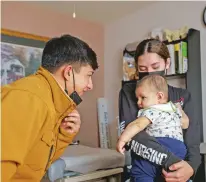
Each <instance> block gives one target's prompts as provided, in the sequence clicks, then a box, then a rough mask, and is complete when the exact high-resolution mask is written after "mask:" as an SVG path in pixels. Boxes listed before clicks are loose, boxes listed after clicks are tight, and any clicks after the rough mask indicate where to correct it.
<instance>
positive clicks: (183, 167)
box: [162, 161, 194, 182]
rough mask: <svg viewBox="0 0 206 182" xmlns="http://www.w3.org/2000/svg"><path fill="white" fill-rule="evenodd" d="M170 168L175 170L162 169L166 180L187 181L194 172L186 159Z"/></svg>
mask: <svg viewBox="0 0 206 182" xmlns="http://www.w3.org/2000/svg"><path fill="white" fill-rule="evenodd" d="M169 169H170V170H171V171H174V172H166V171H165V170H164V169H163V170H162V173H163V174H164V178H165V180H166V182H186V181H187V180H189V179H190V177H191V176H192V175H193V173H194V171H193V169H192V167H191V166H190V165H189V164H188V163H187V162H185V161H180V162H178V163H176V164H173V165H172V166H170V167H169Z"/></svg>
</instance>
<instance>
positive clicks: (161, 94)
mask: <svg viewBox="0 0 206 182" xmlns="http://www.w3.org/2000/svg"><path fill="white" fill-rule="evenodd" d="M157 99H158V101H161V100H163V99H164V93H163V92H157Z"/></svg>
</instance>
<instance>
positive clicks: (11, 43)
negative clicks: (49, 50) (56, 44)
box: [1, 29, 49, 86]
mask: <svg viewBox="0 0 206 182" xmlns="http://www.w3.org/2000/svg"><path fill="white" fill-rule="evenodd" d="M48 40H49V37H43V36H38V35H34V34H28V33H24V32H18V31H13V30H9V29H1V86H3V85H6V84H10V83H12V82H14V81H16V80H18V79H20V78H23V77H25V76H28V75H30V74H33V73H35V72H36V70H37V69H38V68H39V67H40V65H41V57H42V51H43V48H44V46H45V44H46V42H47V41H48Z"/></svg>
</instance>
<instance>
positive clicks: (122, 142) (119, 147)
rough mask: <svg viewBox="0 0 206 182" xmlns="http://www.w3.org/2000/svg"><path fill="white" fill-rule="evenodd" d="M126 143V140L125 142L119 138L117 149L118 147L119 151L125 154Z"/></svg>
mask: <svg viewBox="0 0 206 182" xmlns="http://www.w3.org/2000/svg"><path fill="white" fill-rule="evenodd" d="M125 144H126V142H124V141H122V140H119V141H118V142H117V148H116V149H117V151H118V152H120V153H121V154H123V155H124V152H125V148H124V146H125Z"/></svg>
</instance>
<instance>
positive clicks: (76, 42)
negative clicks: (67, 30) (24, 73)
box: [42, 35, 98, 73]
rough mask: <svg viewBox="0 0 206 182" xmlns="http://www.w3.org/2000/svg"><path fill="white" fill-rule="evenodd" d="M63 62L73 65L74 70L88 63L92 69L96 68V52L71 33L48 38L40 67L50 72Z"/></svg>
mask: <svg viewBox="0 0 206 182" xmlns="http://www.w3.org/2000/svg"><path fill="white" fill-rule="evenodd" d="M64 64H71V65H74V66H75V67H74V68H76V71H79V70H80V67H81V66H86V65H90V66H91V67H92V69H93V70H96V69H97V68H98V63H97V56H96V53H95V52H94V51H93V50H92V49H91V48H90V47H89V45H88V44H87V43H85V42H84V41H82V40H80V39H78V38H76V37H73V36H71V35H63V36H61V37H56V38H53V39H51V40H49V41H48V42H47V43H46V45H45V47H44V50H43V54H42V67H43V68H45V69H47V70H48V71H49V72H51V73H54V72H55V71H56V70H57V69H58V68H59V67H61V66H62V65H64ZM78 68H79V69H78Z"/></svg>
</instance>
